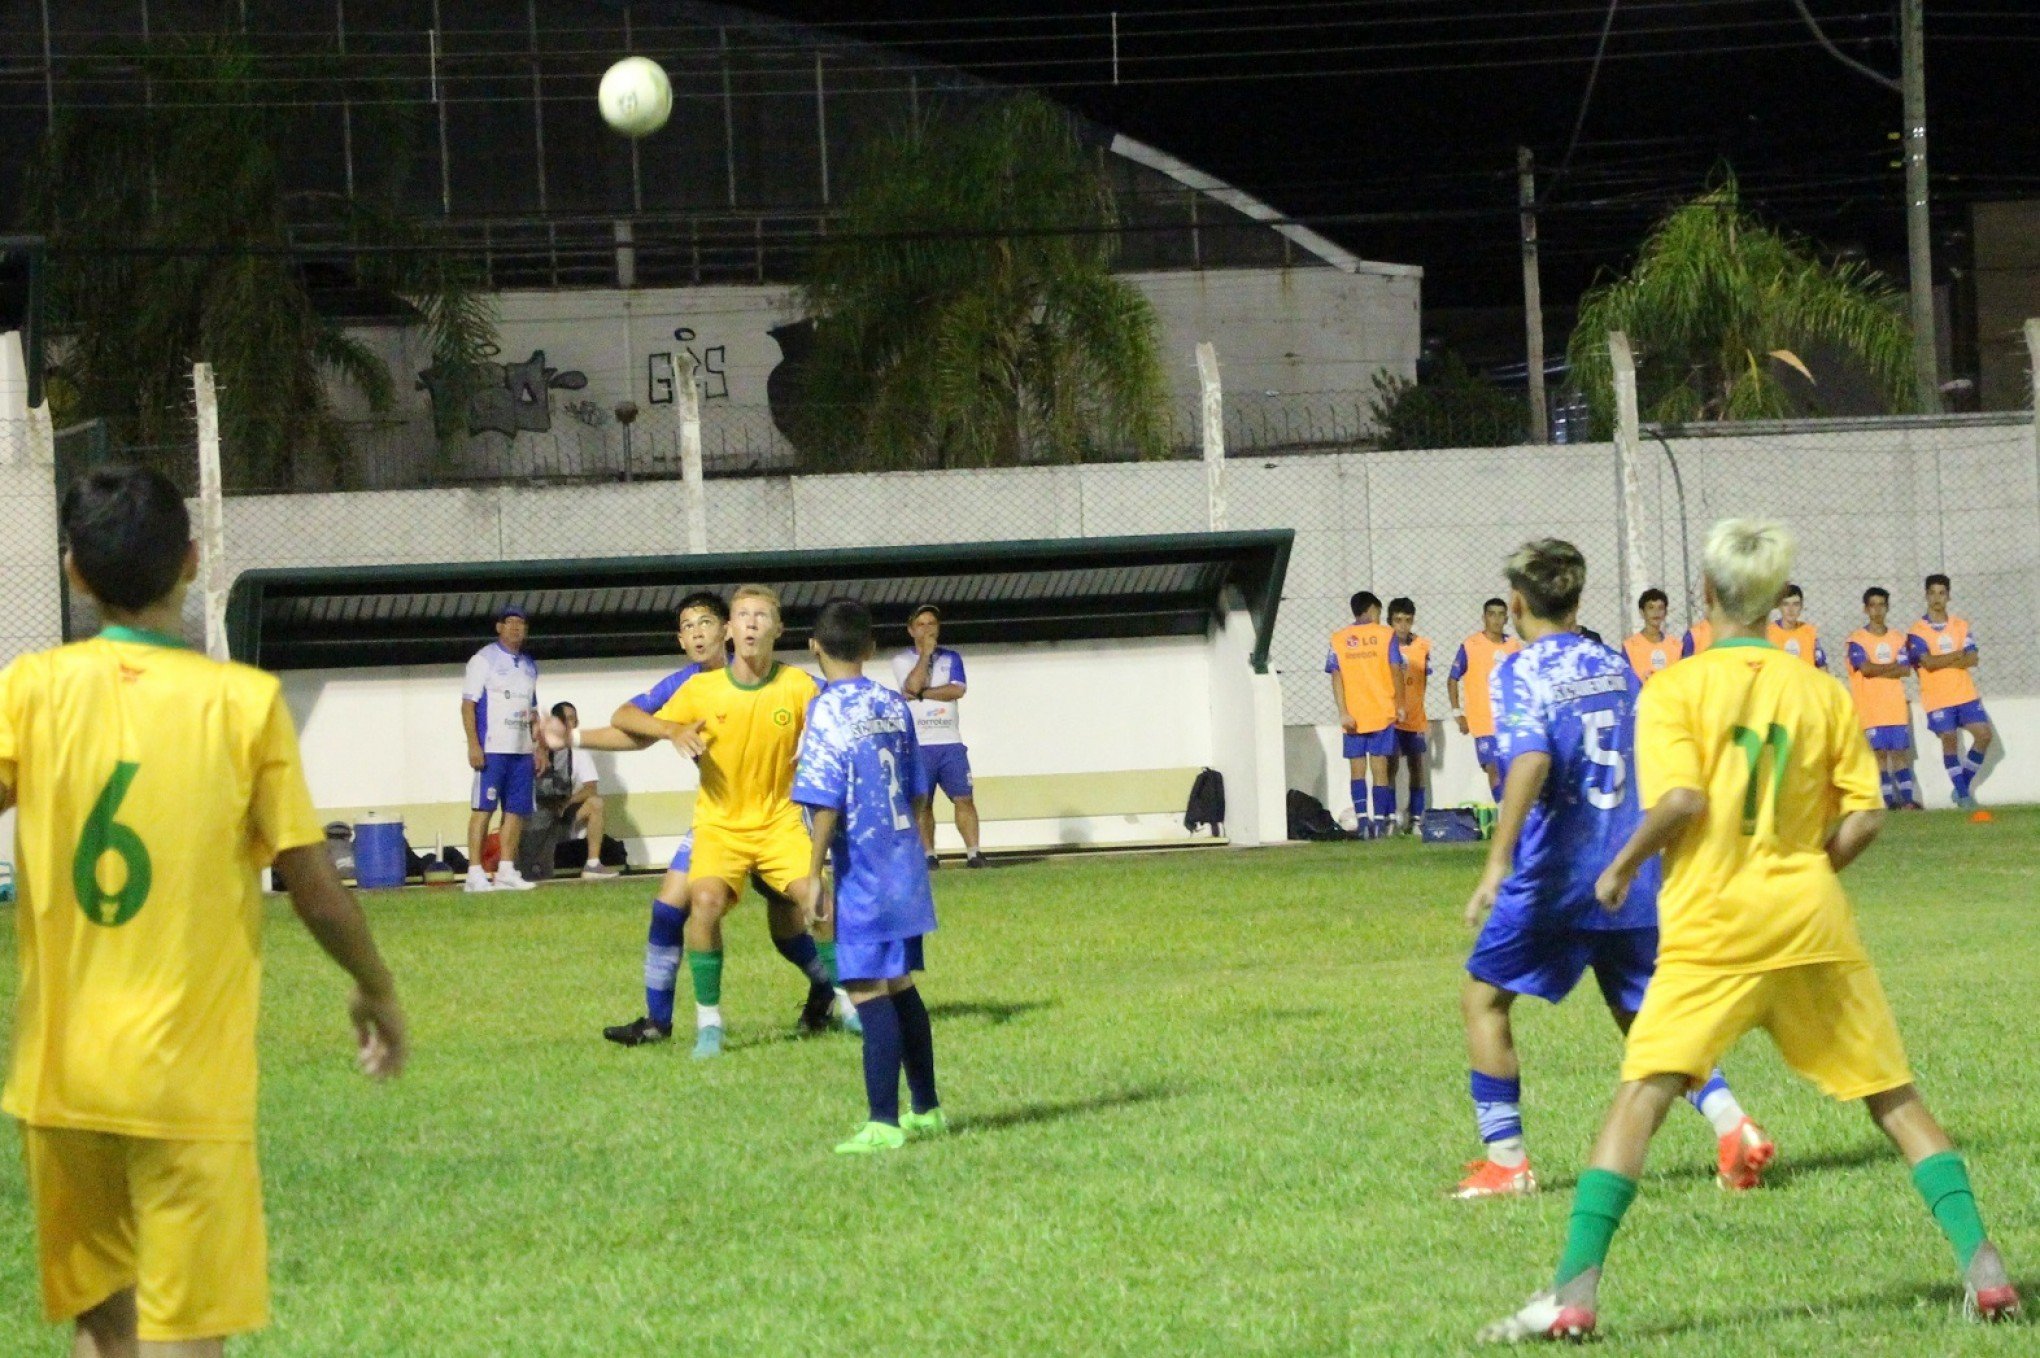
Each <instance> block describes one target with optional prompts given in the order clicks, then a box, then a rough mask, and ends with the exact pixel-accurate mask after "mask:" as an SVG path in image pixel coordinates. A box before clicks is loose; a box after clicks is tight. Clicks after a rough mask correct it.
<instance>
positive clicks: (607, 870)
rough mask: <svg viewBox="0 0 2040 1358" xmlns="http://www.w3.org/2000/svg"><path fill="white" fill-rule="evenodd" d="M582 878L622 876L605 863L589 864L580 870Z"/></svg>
mask: <svg viewBox="0 0 2040 1358" xmlns="http://www.w3.org/2000/svg"><path fill="white" fill-rule="evenodd" d="M581 875H582V876H583V877H618V876H621V875H622V874H621V873H620V872H618V871H617V870H616V869H615V868H612V867H610V866H609V865H608V864H607V863H590V864H588V865H587V866H586V867H584V868H582V869H581Z"/></svg>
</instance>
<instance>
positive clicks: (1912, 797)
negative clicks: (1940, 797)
mask: <svg viewBox="0 0 2040 1358" xmlns="http://www.w3.org/2000/svg"><path fill="white" fill-rule="evenodd" d="M1891 779H1892V782H1893V784H1895V785H1896V786H1897V788H1898V804H1899V805H1900V806H1911V805H1912V804H1913V803H1915V802H1917V801H1919V799H1920V789H1919V784H1917V783H1915V782H1913V775H1912V770H1911V769H1909V768H1907V769H1900V770H1898V771H1897V772H1896V773H1894V774H1892V775H1891Z"/></svg>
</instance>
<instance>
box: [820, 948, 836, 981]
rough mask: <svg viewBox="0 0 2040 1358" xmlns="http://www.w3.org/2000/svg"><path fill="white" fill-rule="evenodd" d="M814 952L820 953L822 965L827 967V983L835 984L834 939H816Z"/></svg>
mask: <svg viewBox="0 0 2040 1358" xmlns="http://www.w3.org/2000/svg"><path fill="white" fill-rule="evenodd" d="M815 952H816V953H817V954H819V955H820V957H821V959H822V965H823V966H825V967H827V968H828V969H829V984H830V985H834V984H836V940H835V939H833V938H818V939H816V940H815Z"/></svg>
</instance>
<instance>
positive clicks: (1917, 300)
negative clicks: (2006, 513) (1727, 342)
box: [1792, 0, 1941, 411]
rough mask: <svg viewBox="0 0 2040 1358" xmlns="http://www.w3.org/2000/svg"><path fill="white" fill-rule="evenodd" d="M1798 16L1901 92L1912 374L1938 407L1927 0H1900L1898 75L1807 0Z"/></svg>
mask: <svg viewBox="0 0 2040 1358" xmlns="http://www.w3.org/2000/svg"><path fill="white" fill-rule="evenodd" d="M1792 7H1793V8H1794V9H1796V10H1798V11H1799V17H1800V18H1801V19H1803V20H1805V21H1806V26H1807V27H1808V28H1809V29H1811V30H1813V36H1814V37H1816V38H1818V39H1820V45H1821V46H1822V47H1824V48H1826V49H1827V53H1828V55H1829V56H1831V57H1833V58H1834V59H1835V60H1836V61H1839V62H1841V63H1842V65H1844V66H1846V67H1848V68H1849V69H1850V70H1852V71H1854V72H1856V74H1858V75H1860V76H1863V77H1865V78H1866V79H1869V80H1874V81H1876V82H1877V83H1878V84H1880V85H1882V86H1884V88H1886V89H1888V90H1891V91H1893V92H1894V93H1896V94H1897V95H1898V96H1899V100H1900V103H1901V104H1902V105H1903V112H1902V114H1901V117H1902V119H1903V121H1904V123H1905V128H1904V132H1903V136H1904V144H1905V243H1906V271H1907V272H1908V273H1909V274H1910V275H1911V279H1910V292H1911V295H1912V329H1913V380H1914V383H1915V384H1916V386H1917V388H1918V396H1919V403H1920V408H1921V409H1922V410H1927V411H1938V410H1939V409H1940V408H1941V346H1940V342H1939V340H1938V339H1937V338H1936V336H1937V335H1938V333H1939V330H1940V322H1939V320H1938V319H1937V318H1936V316H1935V315H1934V241H1933V214H1932V213H1931V211H1930V208H1931V206H1932V203H1931V194H1930V189H1929V184H1928V182H1927V37H1926V28H1927V17H1926V0H1899V6H1898V19H1899V35H1898V50H1899V72H1898V79H1896V80H1893V79H1892V78H1891V77H1890V76H1888V75H1886V74H1884V73H1883V72H1882V71H1879V70H1877V69H1876V68H1875V67H1872V66H1866V65H1864V64H1863V63H1862V62H1860V61H1858V60H1856V59H1855V58H1854V57H1852V56H1850V55H1849V54H1848V53H1846V52H1844V51H1842V49H1841V48H1839V47H1837V46H1835V44H1834V41H1833V40H1832V39H1831V38H1829V37H1828V35H1827V33H1826V32H1825V31H1823V30H1822V28H1821V26H1820V24H1819V23H1818V22H1817V21H1816V20H1815V19H1814V17H1813V14H1812V12H1811V11H1810V10H1808V9H1807V8H1806V0H1792Z"/></svg>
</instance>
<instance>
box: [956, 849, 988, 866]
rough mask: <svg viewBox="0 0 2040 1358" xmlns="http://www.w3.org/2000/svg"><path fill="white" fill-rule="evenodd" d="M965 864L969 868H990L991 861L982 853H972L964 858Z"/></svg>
mask: <svg viewBox="0 0 2040 1358" xmlns="http://www.w3.org/2000/svg"><path fill="white" fill-rule="evenodd" d="M963 865H964V866H965V867H967V868H988V867H990V866H991V864H990V863H987V862H986V861H985V856H984V855H983V854H982V853H972V854H970V855H969V856H968V857H966V858H965V859H964V860H963Z"/></svg>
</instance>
